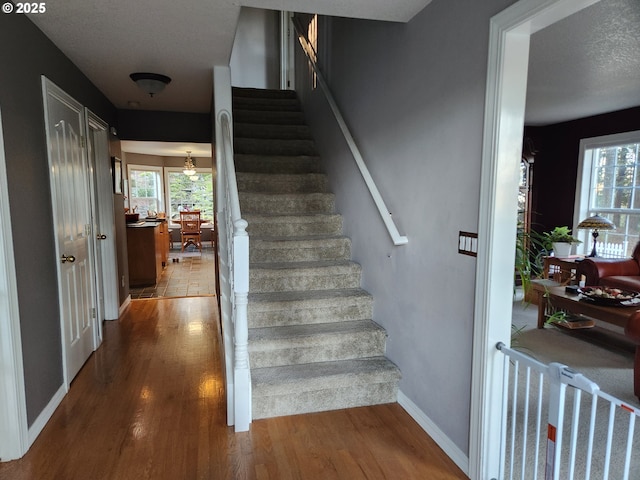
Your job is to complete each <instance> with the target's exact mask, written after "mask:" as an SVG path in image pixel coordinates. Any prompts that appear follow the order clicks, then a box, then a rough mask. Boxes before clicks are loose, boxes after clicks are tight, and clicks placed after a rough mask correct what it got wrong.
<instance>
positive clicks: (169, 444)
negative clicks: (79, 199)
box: [0, 297, 467, 480]
mask: <svg viewBox="0 0 640 480" xmlns="http://www.w3.org/2000/svg"><path fill="white" fill-rule="evenodd" d="M218 325H219V324H218V318H217V306H216V298H215V297H190V298H166V299H158V300H155V299H153V300H136V301H133V302H131V305H130V307H129V308H128V309H127V311H126V312H125V314H124V315H123V317H122V318H121V319H120V320H119V321H118V322H107V323H106V324H105V336H104V337H105V339H104V343H103V345H102V346H101V347H100V349H98V351H97V352H95V353H94V354H93V355H92V356H91V358H90V359H89V360H88V362H87V363H86V364H85V366H84V367H83V369H82V370H81V371H80V373H79V374H78V376H77V377H76V379H75V380H74V381H73V384H72V386H71V389H70V391H69V393H68V395H67V396H66V397H65V399H64V400H63V402H62V404H61V405H60V406H59V407H58V409H57V410H56V412H55V414H54V415H53V417H52V419H51V420H50V422H49V423H48V424H47V426H46V427H45V428H44V430H43V432H42V433H41V435H40V436H39V437H38V439H37V440H36V441H35V443H34V444H33V446H32V447H31V449H30V450H29V452H27V454H26V455H25V456H24V457H23V458H22V459H20V460H17V461H13V462H7V463H2V464H0V479H3V480H23V479H24V480H26V479H29V480H35V479H37V480H46V479H55V480H99V479H104V480H120V479H136V480H140V479H154V480H164V479H172V480H182V479H221V480H222V479H224V480H226V479H245V478H246V479H259V480H262V479H278V480H280V479H322V480H325V479H349V480H352V479H394V480H396V479H446V480H448V479H465V478H467V477H466V476H465V475H464V474H463V473H462V472H461V471H460V470H459V469H458V468H457V467H456V466H455V465H454V464H453V462H452V461H451V460H450V459H449V458H448V457H447V456H446V455H445V454H444V453H443V452H442V450H440V448H439V447H438V446H437V445H436V444H435V443H434V442H433V441H432V440H431V439H430V438H429V437H428V436H427V435H426V434H425V433H424V431H423V430H422V429H421V428H420V427H419V426H418V425H417V424H416V423H415V422H414V421H413V419H411V417H409V415H408V414H407V413H406V412H405V411H404V410H403V409H402V408H401V407H400V406H399V405H397V404H389V405H381V406H376V407H364V408H356V409H348V410H339V411H335V412H327V413H319V414H311V415H297V416H291V417H280V418H275V419H268V420H259V421H256V422H254V423H253V424H252V425H251V430H250V431H249V432H245V433H239V434H236V433H234V432H233V428H232V427H227V426H226V416H225V407H226V405H225V399H224V382H223V377H222V367H221V350H220V334H219V327H218Z"/></svg>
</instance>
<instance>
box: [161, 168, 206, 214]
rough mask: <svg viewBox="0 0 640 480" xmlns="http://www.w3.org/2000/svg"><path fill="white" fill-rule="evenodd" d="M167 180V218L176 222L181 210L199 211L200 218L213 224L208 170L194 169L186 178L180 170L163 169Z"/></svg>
mask: <svg viewBox="0 0 640 480" xmlns="http://www.w3.org/2000/svg"><path fill="white" fill-rule="evenodd" d="M165 176H166V179H167V199H168V202H167V203H168V207H167V208H168V209H167V217H168V218H170V219H172V220H174V221H176V222H178V221H180V212H181V211H183V210H200V212H201V214H200V216H201V218H202V220H203V221H206V222H213V174H212V173H211V169H209V168H196V174H195V175H194V176H193V177H188V176H187V175H185V174H184V173H182V168H172V167H168V168H165Z"/></svg>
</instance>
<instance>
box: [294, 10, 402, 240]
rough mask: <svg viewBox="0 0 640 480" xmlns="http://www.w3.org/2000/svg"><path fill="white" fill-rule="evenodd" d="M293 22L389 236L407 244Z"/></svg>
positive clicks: (303, 36) (310, 51) (299, 30)
mask: <svg viewBox="0 0 640 480" xmlns="http://www.w3.org/2000/svg"><path fill="white" fill-rule="evenodd" d="M292 23H293V26H294V28H295V29H296V33H297V35H298V41H299V42H300V46H301V47H302V51H303V52H304V53H305V55H306V56H307V60H308V61H309V65H311V68H313V71H314V72H315V74H316V79H317V82H318V85H319V86H320V89H321V90H322V92H323V93H324V96H325V98H326V100H327V103H328V104H329V107H330V108H331V111H332V112H333V115H334V117H335V118H336V121H337V122H338V126H339V127H340V131H341V132H342V135H344V138H345V140H346V142H347V145H348V146H349V150H351V154H352V155H353V159H354V160H355V162H356V165H357V166H358V169H359V170H360V174H361V175H362V178H363V179H364V182H365V184H366V185H367V188H368V189H369V192H370V193H371V197H372V198H373V201H374V203H375V204H376V207H377V209H378V212H379V213H380V216H381V217H382V221H383V222H384V224H385V226H386V227H387V231H388V232H389V236H390V237H391V240H392V241H393V244H394V245H405V244H407V243H408V242H409V239H408V238H407V237H406V236H403V235H400V233H399V232H398V228H397V227H396V224H395V222H394V221H393V219H392V218H391V212H389V209H388V208H387V206H386V204H385V203H384V200H383V199H382V195H380V191H379V190H378V187H377V186H376V183H375V182H374V180H373V178H372V177H371V173H369V169H368V168H367V165H366V164H365V162H364V159H363V158H362V154H361V153H360V149H359V148H358V146H357V145H356V142H355V140H354V139H353V136H352V135H351V132H350V131H349V127H347V123H346V122H345V121H344V118H343V117H342V114H341V113H340V109H339V108H338V104H337V103H336V101H335V100H334V98H333V95H332V94H331V91H330V90H329V86H328V85H327V82H326V81H325V79H324V77H323V75H322V72H321V71H320V68H319V67H318V64H317V63H316V58H318V56H317V53H316V51H315V50H314V48H313V46H312V45H311V44H310V43H309V40H308V39H307V37H306V35H305V34H304V32H303V29H302V27H301V25H300V23H299V20H298V19H296V18H294V19H292Z"/></svg>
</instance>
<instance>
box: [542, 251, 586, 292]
mask: <svg viewBox="0 0 640 480" xmlns="http://www.w3.org/2000/svg"><path fill="white" fill-rule="evenodd" d="M583 259H584V256H582V255H572V256H570V257H565V258H560V257H544V265H543V270H542V278H544V279H551V280H553V281H554V282H558V283H559V284H561V285H568V284H570V283H572V282H575V283H578V282H577V281H576V280H577V279H576V270H577V268H578V263H579V262H580V261H581V260H583Z"/></svg>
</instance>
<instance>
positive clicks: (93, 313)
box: [91, 307, 96, 318]
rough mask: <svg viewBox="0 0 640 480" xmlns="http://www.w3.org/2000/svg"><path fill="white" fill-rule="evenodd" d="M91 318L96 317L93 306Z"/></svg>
mask: <svg viewBox="0 0 640 480" xmlns="http://www.w3.org/2000/svg"><path fill="white" fill-rule="evenodd" d="M91 318H96V309H95V308H93V307H92V308H91Z"/></svg>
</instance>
